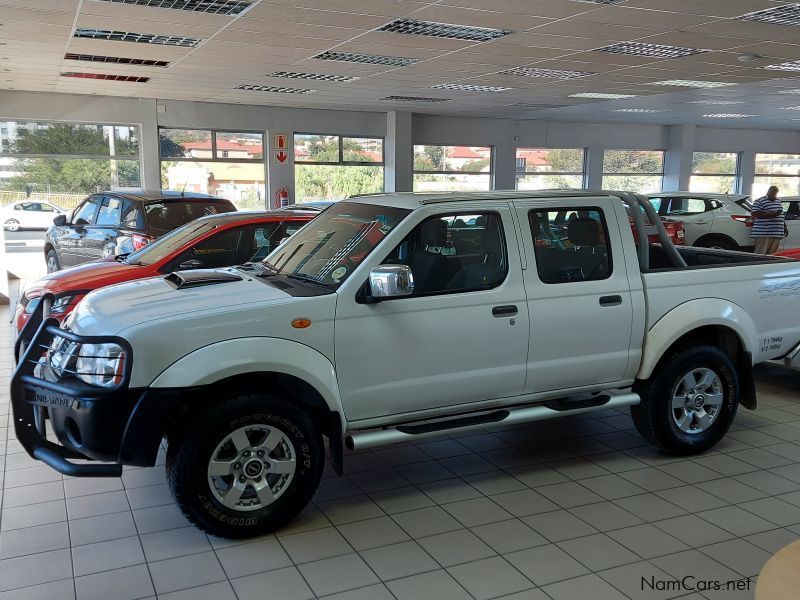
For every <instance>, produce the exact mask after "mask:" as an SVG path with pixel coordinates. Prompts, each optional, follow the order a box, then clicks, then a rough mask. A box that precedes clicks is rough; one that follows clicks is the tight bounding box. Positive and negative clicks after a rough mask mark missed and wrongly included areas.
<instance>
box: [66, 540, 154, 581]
mask: <svg viewBox="0 0 800 600" xmlns="http://www.w3.org/2000/svg"><path fill="white" fill-rule="evenodd" d="M143 562H144V553H143V552H142V545H141V543H140V542H139V538H138V537H135V536H134V537H127V538H122V539H119V540H111V541H108V542H98V543H96V544H86V545H85V546H76V547H75V548H73V549H72V564H73V567H74V569H75V575H76V576H80V575H91V574H92V573H99V572H101V571H110V570H112V569H121V568H122V567H130V566H133V565H137V564H140V563H143Z"/></svg>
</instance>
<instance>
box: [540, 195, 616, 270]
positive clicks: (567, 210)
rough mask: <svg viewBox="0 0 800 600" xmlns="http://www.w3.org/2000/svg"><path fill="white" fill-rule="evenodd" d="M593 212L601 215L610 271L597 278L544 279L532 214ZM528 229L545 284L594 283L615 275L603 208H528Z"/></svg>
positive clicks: (606, 220)
mask: <svg viewBox="0 0 800 600" xmlns="http://www.w3.org/2000/svg"><path fill="white" fill-rule="evenodd" d="M562 211H563V212H566V213H570V212H580V211H584V212H591V211H596V212H597V213H598V214H599V215H600V219H601V221H600V222H601V223H602V225H603V235H604V236H605V241H606V248H607V249H608V271H607V272H606V274H605V276H604V277H599V278H596V279H575V280H571V281H545V280H544V279H542V272H541V270H540V265H541V262H540V261H539V256H538V255H537V249H536V235H535V234H534V232H533V227H532V226H531V215H532V214H533V213H535V212H548V213H549V212H557V213H558V212H562ZM528 230H529V231H530V234H531V241H532V242H533V262H534V263H535V264H536V276H537V277H538V279H539V282H540V283H542V284H544V285H561V284H564V283H593V282H595V281H605V280H606V279H610V278H611V277H612V276H613V275H614V260H613V253H612V247H611V246H612V244H611V237H610V236H609V232H608V219H607V218H606V213H605V212H604V211H603V209H602V208H601V207H599V206H581V207H559V208H558V209H557V210H553V209H548V208H530V209H529V210H528Z"/></svg>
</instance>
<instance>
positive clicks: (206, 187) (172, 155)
mask: <svg viewBox="0 0 800 600" xmlns="http://www.w3.org/2000/svg"><path fill="white" fill-rule="evenodd" d="M158 142H159V154H160V157H161V187H162V188H164V189H168V190H176V191H187V192H196V193H201V194H210V195H212V196H219V197H221V198H226V199H228V200H230V201H231V202H233V203H234V204H235V205H236V207H237V208H238V209H240V210H241V209H255V208H261V209H263V208H267V206H268V202H267V178H266V170H265V163H264V134H263V133H261V132H256V131H216V130H212V129H167V128H160V129H159V130H158Z"/></svg>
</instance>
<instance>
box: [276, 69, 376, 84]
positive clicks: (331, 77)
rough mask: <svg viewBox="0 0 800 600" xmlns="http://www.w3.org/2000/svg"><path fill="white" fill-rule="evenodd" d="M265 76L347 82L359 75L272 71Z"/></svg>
mask: <svg viewBox="0 0 800 600" xmlns="http://www.w3.org/2000/svg"><path fill="white" fill-rule="evenodd" d="M267 77H284V78H286V79H305V80H308V81H335V82H337V83H349V82H351V81H355V80H357V79H361V78H360V77H348V76H346V75H327V74H318V73H295V72H294V71H274V72H272V73H268V74H267Z"/></svg>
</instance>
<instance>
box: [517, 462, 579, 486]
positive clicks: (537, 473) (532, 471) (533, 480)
mask: <svg viewBox="0 0 800 600" xmlns="http://www.w3.org/2000/svg"><path fill="white" fill-rule="evenodd" d="M508 472H509V473H510V474H511V475H513V476H514V477H515V478H517V479H519V480H520V481H521V482H522V483H524V484H525V485H527V486H528V487H530V488H533V489H537V488H538V487H539V486H542V485H552V484H555V483H564V482H566V481H569V479H567V477H565V476H564V475H562V474H561V473H559V472H558V471H556V470H555V469H553V468H550V467H548V466H547V465H541V464H532V465H527V466H524V467H520V468H518V469H509V470H508Z"/></svg>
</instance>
